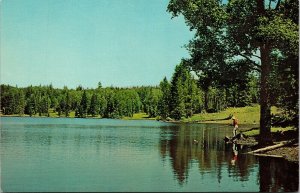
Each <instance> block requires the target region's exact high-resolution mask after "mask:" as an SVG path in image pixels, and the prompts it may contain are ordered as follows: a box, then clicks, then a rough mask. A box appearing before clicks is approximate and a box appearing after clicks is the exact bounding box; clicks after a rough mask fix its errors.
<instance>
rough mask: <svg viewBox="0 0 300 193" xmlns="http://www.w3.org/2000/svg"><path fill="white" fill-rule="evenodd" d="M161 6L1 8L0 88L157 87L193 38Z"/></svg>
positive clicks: (106, 3)
mask: <svg viewBox="0 0 300 193" xmlns="http://www.w3.org/2000/svg"><path fill="white" fill-rule="evenodd" d="M167 5H168V1H167V0H2V1H1V72H0V73H1V79H0V80H1V83H2V84H10V85H18V86H19V87H24V86H28V85H31V84H32V85H39V84H41V85H48V84H50V83H52V85H53V86H54V87H58V88H62V87H63V86H65V85H66V86H68V87H69V88H75V87H76V86H78V85H82V86H84V87H89V88H95V87H96V86H97V83H98V82H99V81H100V82H101V83H102V85H103V86H110V85H113V86H120V87H127V86H141V85H158V84H159V82H160V81H161V80H162V79H163V77H164V76H166V77H167V78H168V79H170V78H171V76H172V73H173V72H174V67H175V65H177V64H178V63H179V62H180V60H181V58H182V57H188V52H187V51H186V49H185V48H184V47H183V46H184V44H187V43H188V41H189V40H190V39H192V37H193V34H192V33H191V32H190V31H189V28H188V27H187V26H186V25H185V23H184V19H183V18H182V17H179V18H174V19H171V14H170V13H168V12H166V9H167Z"/></svg>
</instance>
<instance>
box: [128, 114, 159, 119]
mask: <svg viewBox="0 0 300 193" xmlns="http://www.w3.org/2000/svg"><path fill="white" fill-rule="evenodd" d="M122 119H124V120H144V119H147V120H156V118H155V117H151V118H150V117H149V115H147V114H146V113H135V114H133V116H132V117H123V118H122Z"/></svg>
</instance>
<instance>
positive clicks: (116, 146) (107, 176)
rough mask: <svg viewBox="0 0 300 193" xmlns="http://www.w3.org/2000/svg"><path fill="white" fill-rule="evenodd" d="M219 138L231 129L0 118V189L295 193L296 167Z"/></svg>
mask: <svg viewBox="0 0 300 193" xmlns="http://www.w3.org/2000/svg"><path fill="white" fill-rule="evenodd" d="M225 135H231V127H230V126H225V125H224V126H220V125H213V124H171V123H162V122H158V121H124V120H108V119H102V120H99V119H64V118H11V117H10V118H9V117H2V118H1V149H0V150H1V189H2V191H8V192H18V191H21V192H26V191H30V192H36V191H48V192H51V191H60V192H64V191H76V192H80V191H97V192H104V191H152V192H154V191H193V192H198V191H218V192H222V191H238V192H241V191H251V192H256V191H297V190H298V175H299V174H298V173H299V170H298V164H297V163H289V162H286V161H284V160H282V159H274V158H273V159H269V158H268V159H266V158H258V157H255V156H251V155H246V154H242V152H243V151H246V150H247V147H245V146H244V147H241V146H236V147H233V146H232V145H230V144H225V143H224V142H223V140H222V139H223V137H224V136H225ZM194 140H197V141H198V143H197V142H195V141H194Z"/></svg>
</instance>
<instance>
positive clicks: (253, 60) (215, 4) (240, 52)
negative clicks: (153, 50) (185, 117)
mask: <svg viewBox="0 0 300 193" xmlns="http://www.w3.org/2000/svg"><path fill="white" fill-rule="evenodd" d="M168 11H169V12H171V13H172V14H173V16H178V15H179V14H182V15H183V16H184V18H185V20H186V23H187V24H188V25H189V26H190V29H191V30H194V31H195V38H194V39H193V40H192V41H191V42H190V44H189V45H188V49H189V51H190V53H191V59H190V62H189V64H190V65H191V67H192V68H193V70H195V71H198V72H205V73H206V74H207V73H211V74H212V75H216V74H219V73H220V72H222V66H226V65H227V64H228V61H232V60H237V59H240V58H244V59H245V60H248V61H249V64H250V66H249V67H250V69H251V70H256V71H258V72H260V77H261V78H260V106H261V110H260V140H259V143H260V144H261V145H265V144H270V143H272V139H271V102H270V97H271V96H270V88H269V83H270V72H271V67H272V66H271V64H272V61H271V57H270V56H271V53H272V52H274V51H275V50H276V49H280V47H282V46H283V47H285V48H289V50H290V51H291V52H294V53H295V52H298V22H295V20H294V15H295V14H296V15H297V13H298V3H297V1H296V0H285V1H283V0H268V1H267V0H229V1H228V2H227V1H222V0H189V1H185V0H170V2H169V5H168ZM291 12H292V13H294V14H290V13H291ZM291 15H292V16H291Z"/></svg>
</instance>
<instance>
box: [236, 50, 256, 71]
mask: <svg viewBox="0 0 300 193" xmlns="http://www.w3.org/2000/svg"><path fill="white" fill-rule="evenodd" d="M239 55H240V56H242V57H244V58H245V59H246V60H248V61H249V62H250V63H251V64H252V65H253V66H254V68H252V69H254V70H257V71H259V72H260V71H261V66H260V65H258V64H257V63H256V62H254V61H253V60H251V59H250V58H249V56H247V55H245V54H242V53H239ZM256 57H258V56H256Z"/></svg>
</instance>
